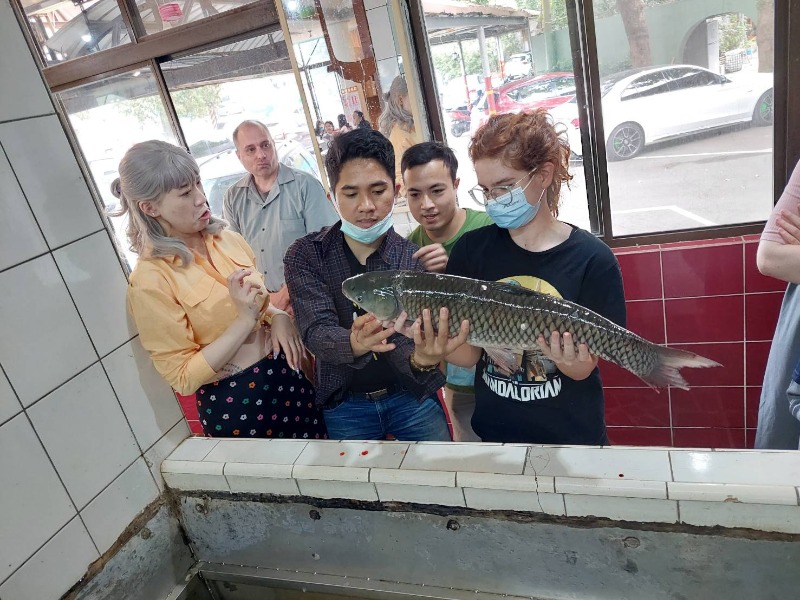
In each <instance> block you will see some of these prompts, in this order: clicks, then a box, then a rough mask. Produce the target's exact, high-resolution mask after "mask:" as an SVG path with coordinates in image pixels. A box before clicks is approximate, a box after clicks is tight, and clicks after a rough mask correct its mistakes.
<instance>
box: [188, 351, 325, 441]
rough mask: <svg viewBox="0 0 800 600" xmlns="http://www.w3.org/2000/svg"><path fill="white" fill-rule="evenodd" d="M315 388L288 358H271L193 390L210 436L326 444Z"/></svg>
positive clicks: (202, 420) (204, 427) (282, 356)
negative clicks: (303, 440)
mask: <svg viewBox="0 0 800 600" xmlns="http://www.w3.org/2000/svg"><path fill="white" fill-rule="evenodd" d="M314 395H315V393H314V386H313V385H312V384H311V383H309V382H308V379H306V377H305V375H304V374H303V372H302V371H301V372H299V373H298V372H295V371H293V370H292V369H291V367H289V365H288V363H287V362H286V356H285V355H284V354H281V355H280V356H279V357H278V358H273V357H272V356H271V355H270V356H267V357H266V358H263V359H261V360H260V361H258V362H257V363H256V364H254V365H253V366H252V367H249V368H247V369H245V370H244V371H242V372H241V373H237V374H236V375H232V376H230V377H226V378H225V379H220V380H219V381H215V382H214V383H208V384H206V385H204V386H202V387H200V389H198V390H197V411H198V413H200V423H202V425H203V431H204V432H205V434H206V435H207V436H208V437H243V438H259V437H266V438H284V439H286V438H289V439H312V440H313V439H317V440H319V439H326V438H327V437H328V435H327V431H326V429H325V421H324V420H323V417H322V411H321V410H319V408H318V407H317V405H316V403H315V402H314Z"/></svg>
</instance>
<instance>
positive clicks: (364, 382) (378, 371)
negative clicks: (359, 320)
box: [342, 240, 397, 393]
mask: <svg viewBox="0 0 800 600" xmlns="http://www.w3.org/2000/svg"><path fill="white" fill-rule="evenodd" d="M342 245H343V246H344V255H345V256H346V257H347V263H348V264H349V265H350V275H358V274H360V273H366V272H367V267H366V265H362V264H361V263H360V262H358V259H357V258H356V256H355V254H353V251H352V250H351V249H350V246H348V245H347V242H346V241H344V240H343V241H342ZM353 312H354V313H357V314H358V315H359V316H361V315H363V314H366V311H365V310H364V309H362V308H361V307H360V306H358V305H357V304H355V303H354V304H353ZM390 383H392V384H394V383H397V377H396V376H395V373H394V371H393V370H392V367H391V366H389V364H387V362H386V360H385V359H384V356H383V354H377V353H373V355H372V360H370V361H369V362H368V363H367V364H366V365H365V366H364V368H363V369H356V370H355V371H354V374H353V381H352V382H351V383H350V387H349V391H351V392H362V393H364V392H376V391H378V390H380V389H383V388H385V387H386V386H387V384H390Z"/></svg>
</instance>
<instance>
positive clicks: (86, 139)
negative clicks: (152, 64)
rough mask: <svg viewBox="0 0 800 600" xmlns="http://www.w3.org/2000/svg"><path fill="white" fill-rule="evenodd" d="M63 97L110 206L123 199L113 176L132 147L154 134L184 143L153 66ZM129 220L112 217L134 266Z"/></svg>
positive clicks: (75, 130)
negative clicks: (116, 194)
mask: <svg viewBox="0 0 800 600" xmlns="http://www.w3.org/2000/svg"><path fill="white" fill-rule="evenodd" d="M58 97H59V98H60V100H61V102H62V103H63V105H64V108H65V110H66V113H67V116H68V117H69V121H70V124H71V125H72V130H73V131H74V132H75V136H76V137H77V139H78V143H79V145H80V147H81V151H82V153H83V156H84V157H85V159H86V162H87V163H88V165H89V170H90V172H91V174H92V178H93V179H94V181H95V183H96V184H97V189H98V191H99V192H100V196H101V197H102V199H103V203H104V204H105V206H106V208H108V209H109V210H110V209H113V208H115V207H116V205H117V199H116V198H115V197H114V196H113V195H112V194H111V190H110V186H111V182H112V181H114V179H116V178H117V176H118V173H117V167H118V166H119V161H120V160H121V159H122V156H123V155H124V154H125V152H126V151H127V150H128V148H130V147H131V146H132V145H133V144H135V143H137V142H143V141H145V140H153V139H156V140H163V141H166V142H170V143H172V144H177V143H178V142H177V140H176V138H175V135H174V133H173V132H172V128H171V126H170V124H169V119H168V118H167V113H166V110H165V109H164V105H163V103H162V101H161V96H159V95H158V91H157V87H156V82H155V79H154V78H153V72H152V71H151V70H150V69H148V68H143V69H137V70H134V71H130V72H128V73H123V74H121V75H115V76H113V77H109V78H107V79H104V80H103V81H99V82H96V83H90V84H87V85H84V86H81V87H76V88H72V89H70V90H67V91H64V92H59V93H58ZM126 222H127V218H123V217H112V218H111V223H112V225H113V227H114V231H115V233H116V235H117V238H118V240H119V242H120V247H121V248H123V250H124V252H125V256H126V257H127V259H128V262H129V263H130V266H131V267H133V265H134V264H135V263H136V255H135V254H133V253H132V252H130V251H129V250H128V242H127V239H126V238H125V227H126Z"/></svg>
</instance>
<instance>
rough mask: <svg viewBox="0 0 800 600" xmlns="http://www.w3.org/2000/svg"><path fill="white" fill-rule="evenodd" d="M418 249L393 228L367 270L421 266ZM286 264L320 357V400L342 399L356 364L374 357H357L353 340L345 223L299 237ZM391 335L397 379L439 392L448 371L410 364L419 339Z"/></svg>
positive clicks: (306, 336) (298, 311)
mask: <svg viewBox="0 0 800 600" xmlns="http://www.w3.org/2000/svg"><path fill="white" fill-rule="evenodd" d="M417 249H418V248H417V246H416V245H415V244H412V243H411V242H409V241H408V240H405V239H403V238H402V237H400V235H398V234H397V233H395V231H394V229H390V230H389V232H388V233H387V234H386V237H385V238H384V240H383V243H381V245H380V246H379V247H378V249H377V250H376V251H375V252H373V253H372V254H371V255H370V256H369V258H367V265H366V266H367V271H389V270H392V269H401V270H415V271H422V270H423V268H422V265H421V264H420V263H419V261H417V260H416V259H413V258H411V255H412V254H414V252H416V251H417ZM284 267H285V269H284V271H285V273H286V283H287V285H288V286H289V296H290V297H291V299H292V308H293V309H294V315H295V320H296V322H297V327H298V329H299V330H300V335H302V337H303V342H304V343H305V344H306V346H308V349H309V350H311V352H313V353H314V355H315V357H316V360H317V369H316V371H317V372H316V386H317V403H318V404H320V405H322V406H324V405H327V404H330V403H335V402H338V401H340V400H341V399H342V397H343V396H344V394H345V393H346V392H347V391H348V389H349V387H350V384H351V382H352V380H353V372H354V370H355V369H363V368H364V367H365V366H366V365H367V364H368V363H369V361H371V360H374V358H373V356H372V353H371V352H369V353H367V354H365V355H364V356H360V357H359V358H354V357H353V349H352V347H351V346H350V328H351V327H352V325H353V303H352V302H351V301H350V300H348V299H347V298H345V296H344V294H342V282H343V281H344V280H345V279H347V278H348V277H350V276H351V273H350V265H349V263H348V262H347V256H346V255H345V250H344V234H343V233H342V231H341V223H336V224H335V225H332V226H331V227H324V228H323V229H322V230H321V231H319V232H317V233H312V234H310V235H307V236H305V237H303V238H300V239H299V240H297V241H296V242H295V243H294V244H292V245H291V246H290V247H289V250H288V251H287V252H286V257H285V258H284ZM389 341H390V342H392V343H394V344H396V345H397V346H396V348H395V349H394V350H391V351H390V352H387V353H386V354H384V356H385V358H386V362H387V364H388V365H389V366H390V367H391V369H392V371H394V373H395V375H396V377H397V381H398V382H399V383H400V384H401V385H402V386H403V387H404V388H406V389H407V390H409V391H410V392H413V393H414V394H415V395H416V396H417V398H418V399H419V400H420V401H422V400H424V399H426V398H429V397H431V396H433V395H434V394H436V391H437V390H438V389H439V388H440V387H442V386H443V385H444V376H443V375H442V373H441V372H440V371H438V370H434V371H429V372H425V373H421V372H418V371H414V370H412V369H411V364H410V363H409V358H410V356H411V352H412V350H413V349H414V341H413V340H410V339H408V338H407V337H405V336H403V335H399V334H395V335H393V336H392V337H390V338H389ZM388 383H390V382H387V384H388Z"/></svg>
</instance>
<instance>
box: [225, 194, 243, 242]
mask: <svg viewBox="0 0 800 600" xmlns="http://www.w3.org/2000/svg"><path fill="white" fill-rule="evenodd" d="M236 190H237V187H236V186H235V185H232V186H231V187H229V188H228V189H227V190H225V196H224V197H223V199H222V218H223V219H225V220H226V221H227V222H228V224H229V225H230V229H231V231H235V232H236V233H238V234H241V233H242V228H241V227H240V226H239V218H238V216H237V215H236V211H234V210H233V204H234V203H233V200H234V196H235V194H236Z"/></svg>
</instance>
